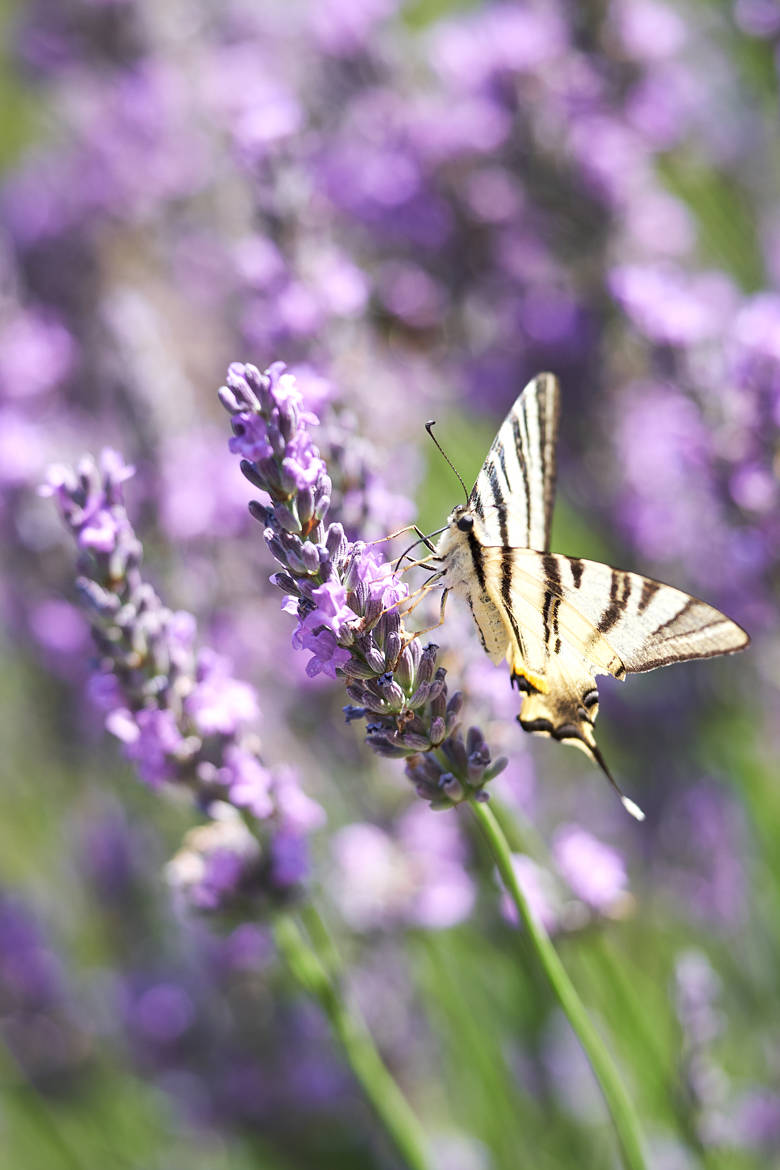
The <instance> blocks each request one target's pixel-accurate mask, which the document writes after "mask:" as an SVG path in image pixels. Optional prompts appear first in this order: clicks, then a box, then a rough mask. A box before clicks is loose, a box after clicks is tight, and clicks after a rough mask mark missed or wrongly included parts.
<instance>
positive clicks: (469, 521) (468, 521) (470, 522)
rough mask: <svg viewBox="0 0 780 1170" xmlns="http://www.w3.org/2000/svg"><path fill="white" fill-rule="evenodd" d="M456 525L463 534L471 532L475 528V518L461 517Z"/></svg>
mask: <svg viewBox="0 0 780 1170" xmlns="http://www.w3.org/2000/svg"><path fill="white" fill-rule="evenodd" d="M455 523H456V524H457V526H458V528H459V529H460V530H461V532H471V530H472V528H473V527H474V517H473V516H461V517H460V519H459V520H456V521H455Z"/></svg>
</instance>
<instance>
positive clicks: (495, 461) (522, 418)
mask: <svg viewBox="0 0 780 1170" xmlns="http://www.w3.org/2000/svg"><path fill="white" fill-rule="evenodd" d="M559 416H560V391H559V387H558V379H557V378H555V377H554V376H553V375H552V374H537V376H536V377H535V378H533V379H532V381H530V382H529V383H528V385H527V386H526V388H525V389H524V390H523V392H522V394H521V395H520V396H519V397H518V399H517V401H516V402H515V404H514V406H513V407H512V409H511V410H510V412H509V414H508V415H507V416H506V418H505V419H504V421H503V423H502V424H501V428H500V430H499V432H498V434H497V435H496V437H495V439H494V440H493V445H492V447H491V448H490V451H489V452H488V456H487V459H486V460H485V464H484V466H483V468H482V470H481V471H480V473H479V475H478V476H477V482H476V483H475V484H474V488H473V490H472V492H471V495H470V497H469V506H470V508H471V509H472V511H473V512H474V514H475V515H476V517H477V519H478V522H479V530H478V534H479V539H480V542H481V543H482V544H485V545H503V546H507V547H512V548H532V549H537V550H538V551H539V552H545V551H546V550H547V549H549V547H550V526H551V524H552V511H553V503H554V500H555V474H556V461H555V448H556V441H557V437H558V419H559Z"/></svg>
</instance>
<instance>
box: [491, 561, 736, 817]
mask: <svg viewBox="0 0 780 1170" xmlns="http://www.w3.org/2000/svg"><path fill="white" fill-rule="evenodd" d="M481 552H482V564H483V571H484V575H485V586H486V591H487V593H488V595H489V597H490V599H491V601H492V602H493V604H494V606H495V607H496V609H498V610H499V612H500V614H501V616H502V618H503V620H504V622H505V625H506V628H507V634H508V636H509V641H510V648H509V652H508V655H507V657H508V658H509V662H510V667H511V669H512V678H513V681H514V682H515V683H516V684H517V686H518V687H519V688H520V689H521V690H523V691H525V692H526V697H525V699H524V700H523V707H522V711H521V714H520V716H519V717H518V718H519V721H520V724H521V726H522V727H523V728H524V730H526V731H530V732H537V733H541V734H545V735H550V736H552V737H553V738H555V739H559V740H561V741H562V742H565V743H572V744H574V745H575V746H577V747H581V748H582V749H583V750H584V751H586V752H587V753H588V754H589V755H590V756H591V758H592V759H593V760H594V761H595V762H596V763H597V764H599V766H600V767H601V768H602V769H603V770H604V772H606V774H607V776H608V778H609V779H610V781H611V782H612V783H613V784H614V780H612V777H611V775H610V773H609V771H608V769H607V767H606V765H605V763H604V760H603V758H602V756H601V753H600V752H599V749H598V747H597V745H596V740H595V734H594V723H595V719H596V715H597V713H598V691H597V689H596V685H595V676H596V675H598V674H611V675H613V676H614V677H615V678H623V677H624V676H625V674H626V673H627V672H641V671H646V670H653V669H655V668H656V667H658V666H666V665H668V664H669V663H672V662H684V661H687V660H689V659H693V658H710V657H712V656H713V655H716V654H731V653H734V652H735V651H737V650H741V649H743V648H744V647H745V646H747V644H748V642H749V640H750V639H749V637H748V635H747V634H746V633H745V631H744V630H743V629H742V628H741V627H740V626H738V625H737V624H736V622H733V621H731V619H730V618H727V617H726V616H725V615H724V614H722V613H720V611H719V610H717V609H714V608H713V607H712V606H711V605H707V604H706V602H704V601H699V600H698V599H697V598H695V597H691V596H690V595H689V594H688V593H684V592H683V591H682V590H680V589H674V588H672V587H671V586H670V585H663V584H662V583H661V582H660V581H653V580H651V579H650V578H648V577H642V576H640V575H639V574H638V573H629V572H626V571H624V570H621V569H613V568H611V567H610V566H609V565H603V564H600V563H598V562H597V561H587V560H583V559H581V558H577V557H565V556H561V555H560V554H553V553H539V552H535V551H533V550H531V549H509V548H495V547H491V548H484V549H482V550H481ZM615 787H617V785H615ZM621 795H622V794H621ZM623 803H624V804H626V799H625V798H624V800H623ZM627 807H628V808H629V811H631V812H633V813H634V815H636V809H635V806H632V805H631V802H630V801H629V802H628V803H627Z"/></svg>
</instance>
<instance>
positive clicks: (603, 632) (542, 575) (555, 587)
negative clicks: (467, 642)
mask: <svg viewBox="0 0 780 1170" xmlns="http://www.w3.org/2000/svg"><path fill="white" fill-rule="evenodd" d="M507 554H508V555H507ZM483 555H484V561H485V565H486V569H487V573H488V575H489V576H490V577H493V578H495V577H497V576H498V577H499V578H502V577H505V576H506V573H507V570H506V568H505V566H506V565H507V562H508V563H509V570H508V572H509V577H510V593H511V596H512V597H513V598H515V599H516V600H517V602H518V603H519V604H521V605H523V606H524V612H526V613H530V612H532V611H535V612H536V633H537V634H538V636H539V637H540V638H541V639H542V640H543V642H544V644H545V646H546V647H547V648H548V650H550V651H551V652H552V653H555V652H557V650H558V648H559V645H560V644H562V643H564V642H566V643H568V644H569V645H570V646H571V647H572V648H573V649H575V650H576V651H577V653H579V654H580V655H581V657H582V658H583V659H584V660H585V661H586V662H588V663H589V664H590V665H591V666H592V667H593V669H594V670H595V671H596V673H607V674H612V675H614V677H615V678H622V677H623V675H624V674H626V673H639V672H642V671H646V670H655V668H656V667H658V666H668V665H669V664H670V663H672V662H686V661H688V660H690V659H693V658H712V657H713V656H714V655H717V654H732V653H734V652H735V651H737V650H742V649H744V647H745V646H747V644H748V642H749V641H750V639H749V637H748V635H747V634H746V633H745V631H744V630H743V629H742V628H741V626H738V625H737V623H736V622H733V621H732V620H731V619H730V618H727V617H726V616H725V614H722V613H721V612H720V611H719V610H717V609H715V608H714V607H713V606H711V605H708V604H707V603H706V602H705V601H699V599H698V598H696V597H692V596H691V595H690V594H689V593H684V592H683V591H682V590H681V589H674V588H673V587H672V586H671V585H664V584H662V583H661V582H660V581H654V580H652V579H651V578H649V577H642V576H641V575H640V574H639V573H629V572H627V571H626V570H623V569H613V568H611V567H610V566H609V565H603V564H600V563H599V562H598V561H587V560H583V559H582V558H579V557H566V556H561V555H560V554H559V553H545V554H539V553H534V552H532V551H531V550H530V549H510V550H506V549H496V548H486V549H483ZM504 600H505V598H504Z"/></svg>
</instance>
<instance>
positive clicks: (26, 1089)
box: [0, 1039, 83, 1170]
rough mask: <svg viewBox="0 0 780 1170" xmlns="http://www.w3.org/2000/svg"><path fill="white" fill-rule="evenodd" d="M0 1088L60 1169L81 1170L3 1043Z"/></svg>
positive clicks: (80, 1164)
mask: <svg viewBox="0 0 780 1170" xmlns="http://www.w3.org/2000/svg"><path fill="white" fill-rule="evenodd" d="M0 1088H2V1089H3V1090H4V1091H5V1092H6V1093H7V1095H8V1097H9V1100H10V1099H13V1100H14V1101H15V1102H16V1104H17V1105H18V1106H19V1108H20V1110H21V1111H22V1112H23V1113H24V1114H25V1115H26V1117H27V1119H28V1121H29V1123H30V1127H31V1130H32V1131H33V1132H34V1133H35V1134H37V1135H39V1136H42V1137H43V1139H44V1141H45V1142H46V1144H47V1145H48V1146H49V1148H50V1149H51V1150H52V1152H55V1151H56V1154H57V1156H58V1158H59V1161H60V1165H61V1166H63V1167H65V1168H66V1170H83V1163H82V1161H81V1160H80V1158H78V1157H77V1156H76V1154H75V1153H74V1152H73V1150H72V1149H71V1148H70V1146H69V1145H68V1143H67V1142H66V1141H65V1139H64V1138H63V1136H62V1134H61V1133H60V1131H59V1128H58V1126H57V1123H56V1122H55V1120H54V1118H53V1117H52V1115H51V1112H50V1111H49V1108H48V1106H47V1104H46V1102H45V1101H44V1099H43V1098H42V1097H41V1096H40V1094H39V1093H38V1091H37V1090H36V1089H35V1087H34V1086H33V1085H31V1084H30V1082H29V1080H28V1079H27V1076H26V1074H25V1072H24V1071H23V1069H22V1068H21V1066H20V1064H19V1062H18V1061H17V1059H16V1057H15V1056H14V1055H13V1053H12V1051H11V1049H10V1048H9V1047H8V1045H7V1043H6V1042H5V1040H4V1039H3V1040H0Z"/></svg>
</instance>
